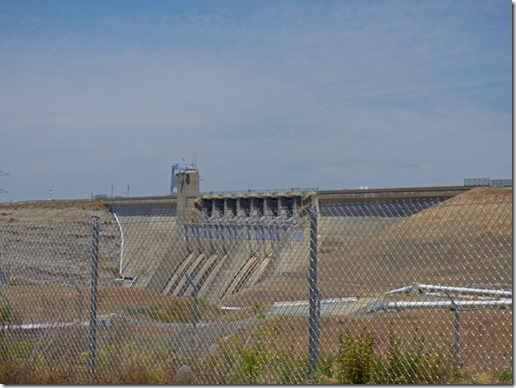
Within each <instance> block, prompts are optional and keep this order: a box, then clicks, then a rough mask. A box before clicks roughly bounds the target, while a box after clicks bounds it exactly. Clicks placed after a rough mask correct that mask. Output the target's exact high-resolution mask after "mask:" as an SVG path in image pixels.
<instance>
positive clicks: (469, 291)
mask: <svg viewBox="0 0 516 388" xmlns="http://www.w3.org/2000/svg"><path fill="white" fill-rule="evenodd" d="M418 288H422V289H424V290H436V291H444V290H447V291H455V292H461V293H463V294H481V295H499V296H512V291H504V290H487V289H483V288H468V287H453V286H452V287H450V286H433V285H431V284H419V285H418Z"/></svg>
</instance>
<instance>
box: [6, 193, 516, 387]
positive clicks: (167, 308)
mask: <svg viewBox="0 0 516 388" xmlns="http://www.w3.org/2000/svg"><path fill="white" fill-rule="evenodd" d="M2 212H3V213H2V217H1V218H0V327H1V329H2V331H1V333H0V348H1V352H0V377H2V378H3V379H4V381H2V382H3V383H9V382H13V381H14V382H36V383H38V382H39V383H48V382H66V383H87V382H99V383H173V382H177V381H176V380H175V378H176V372H177V370H178V369H179V368H180V367H181V366H182V365H188V366H189V367H190V368H191V370H192V371H193V372H194V374H195V379H196V380H195V381H196V382H198V383H201V384H219V383H223V384H230V383H244V384H269V383H270V384H293V383H300V384H306V383H322V384H331V383H337V384H342V383H410V384H430V383H512V352H513V348H512V343H513V341H512V270H513V269H512V253H513V245H512V244H513V239H512V189H500V188H489V187H482V188H475V189H472V190H470V191H468V192H466V193H464V194H461V195H458V196H456V197H454V198H451V199H448V200H437V199H435V200H423V199H421V200H411V201H403V200H390V201H389V200H383V201H357V202H343V203H339V204H324V203H322V204H319V205H318V206H313V207H308V208H304V209H302V210H301V211H298V212H296V213H293V214H288V213H285V214H280V215H274V216H272V215H259V214H254V215H226V216H225V217H217V216H212V215H210V216H208V215H205V216H198V215H193V214H189V215H188V216H183V217H180V216H178V215H175V214H174V215H171V216H152V217H142V216H125V217H118V216H116V214H115V215H114V214H110V213H109V212H107V211H102V210H97V211H96V212H95V214H94V215H95V217H91V214H92V213H91V212H90V213H85V212H79V213H77V214H76V213H73V212H70V211H69V212H59V211H57V210H56V211H55V212H54V213H51V214H53V216H52V217H48V216H43V215H40V214H39V213H38V212H37V211H33V210H25V213H23V212H21V213H20V212H16V211H14V210H5V209H2ZM42 214H43V213H42ZM44 214H48V213H44ZM17 367H21V368H22V370H23V371H24V372H23V376H20V374H19V373H18V374H16V368H17Z"/></svg>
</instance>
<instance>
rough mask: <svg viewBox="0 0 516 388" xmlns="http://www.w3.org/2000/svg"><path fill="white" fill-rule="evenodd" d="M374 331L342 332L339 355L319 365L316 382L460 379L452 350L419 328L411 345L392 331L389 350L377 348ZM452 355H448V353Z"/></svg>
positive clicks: (424, 382) (344, 382) (402, 382)
mask: <svg viewBox="0 0 516 388" xmlns="http://www.w3.org/2000/svg"><path fill="white" fill-rule="evenodd" d="M375 343H376V340H375V338H374V336H373V335H372V333H371V332H370V331H369V330H368V329H367V328H363V329H362V330H361V331H360V332H359V333H358V335H356V336H354V335H352V333H351V332H350V331H346V332H345V333H344V334H342V335H341V337H340V341H339V349H338V353H337V355H336V356H333V354H331V353H330V354H329V355H328V356H326V358H323V359H322V361H321V362H320V363H319V365H318V371H317V374H316V380H315V381H316V382H318V383H323V384H328V383H336V384H412V385H416V384H442V383H450V382H453V381H455V379H456V377H457V376H456V372H457V371H456V370H454V368H453V367H451V365H453V362H452V360H451V356H450V353H451V352H445V350H446V349H445V348H443V347H439V346H436V345H434V344H427V342H426V340H425V338H424V336H422V335H419V334H418V330H415V332H414V335H413V338H412V340H411V342H410V343H409V344H407V345H406V346H405V347H402V341H401V339H400V338H398V337H396V336H395V335H393V334H392V332H391V333H389V341H388V349H387V352H386V353H385V354H383V355H382V354H381V353H380V351H379V350H378V349H375ZM446 354H448V356H446Z"/></svg>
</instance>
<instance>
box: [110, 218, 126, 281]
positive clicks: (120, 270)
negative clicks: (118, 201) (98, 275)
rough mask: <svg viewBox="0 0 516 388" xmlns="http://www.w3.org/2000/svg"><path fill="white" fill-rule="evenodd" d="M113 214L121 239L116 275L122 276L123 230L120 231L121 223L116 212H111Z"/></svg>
mask: <svg viewBox="0 0 516 388" xmlns="http://www.w3.org/2000/svg"><path fill="white" fill-rule="evenodd" d="M113 216H114V217H115V220H116V223H117V224H118V230H120V237H121V239H122V242H121V248H120V266H119V269H118V276H119V277H122V263H123V261H124V232H123V231H122V225H121V224H120V221H119V220H118V217H117V215H116V213H113Z"/></svg>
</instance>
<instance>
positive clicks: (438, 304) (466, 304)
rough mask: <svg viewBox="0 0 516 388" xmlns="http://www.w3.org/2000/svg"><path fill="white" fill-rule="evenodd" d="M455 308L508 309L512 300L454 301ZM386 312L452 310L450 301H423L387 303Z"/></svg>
mask: <svg viewBox="0 0 516 388" xmlns="http://www.w3.org/2000/svg"><path fill="white" fill-rule="evenodd" d="M455 303H456V304H457V306H459V307H462V308H480V307H509V306H512V299H500V300H455ZM381 307H384V308H385V309H387V310H404V309H438V308H447V309H452V308H453V304H452V303H451V302H450V301H447V300H446V301H433V302H429V301H425V302H409V301H401V302H389V303H387V304H386V305H384V306H381Z"/></svg>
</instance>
